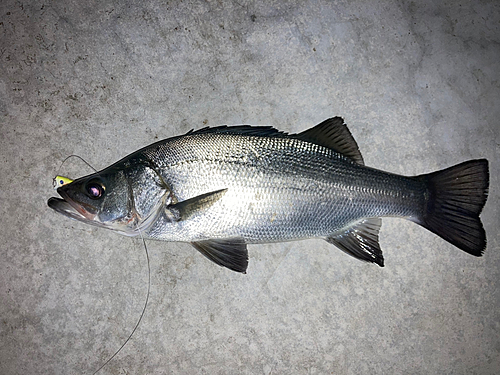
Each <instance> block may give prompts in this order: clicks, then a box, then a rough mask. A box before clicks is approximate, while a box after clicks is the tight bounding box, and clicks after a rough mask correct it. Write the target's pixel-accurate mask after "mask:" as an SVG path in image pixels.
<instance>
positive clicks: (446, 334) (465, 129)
mask: <svg viewBox="0 0 500 375" xmlns="http://www.w3.org/2000/svg"><path fill="white" fill-rule="evenodd" d="M430 3H431V2H401V1H378V0H376V1H372V0H365V1H335V2H333V1H326V0H317V1H314V0H308V1H265V2H264V1H263V2H252V1H245V0H241V1H238V2H236V1H235V2H232V1H226V0H221V1H171V2H160V1H149V0H148V1H130V0H129V1H121V2H112V1H109V0H103V1H74V0H73V1H64V2H63V1H51V2H43V1H22V0H21V1H13V0H4V1H2V2H1V4H0V56H1V65H0V129H1V133H0V134H1V137H0V153H1V162H0V171H1V176H2V178H1V179H0V197H1V204H0V209H1V217H2V219H1V223H2V225H1V227H0V243H1V245H0V249H1V261H0V317H1V322H0V373H1V374H91V373H93V372H94V371H95V370H96V369H97V368H99V366H100V365H101V364H102V363H103V362H104V361H106V359H108V358H109V357H110V356H111V355H112V354H113V353H114V351H116V350H117V349H118V348H119V347H120V345H121V344H122V343H123V341H124V340H125V339H126V337H127V336H128V335H129V333H130V331H131V330H132V328H133V326H134V324H135V323H136V321H137V319H138V317H139V315H140V313H141V310H142V307H143V303H144V300H145V295H146V291H147V280H148V276H147V265H146V258H145V253H144V249H143V246H142V244H141V243H140V241H137V240H133V239H129V238H126V237H122V236H120V235H118V234H115V233H113V232H111V231H106V230H103V229H96V228H92V227H89V226H85V225H84V224H81V223H77V222H73V221H70V220H69V219H67V218H65V217H63V216H61V215H57V214H56V213H54V212H52V211H51V210H50V209H49V208H48V207H47V204H46V202H47V199H48V198H49V197H50V196H53V195H54V192H53V190H52V178H53V177H54V176H55V174H56V173H58V172H59V173H61V174H64V175H68V176H69V177H77V176H80V175H83V174H87V173H89V172H90V169H89V168H88V167H86V166H85V165H84V164H83V163H82V162H80V161H78V160H76V159H70V160H69V161H68V162H67V163H65V164H64V166H63V168H62V169H60V170H59V167H60V165H61V162H62V161H63V159H64V158H65V157H67V156H68V155H71V154H77V155H80V156H82V157H84V158H85V159H86V160H87V161H88V162H89V163H91V164H92V165H93V166H95V167H96V168H102V167H105V166H107V165H109V164H110V163H112V162H114V161H116V160H118V159H119V158H121V157H123V156H125V155H126V154H128V153H130V152H132V151H135V150H136V149H138V148H140V147H142V146H145V145H147V144H149V143H151V142H153V141H156V140H158V139H162V138H166V137H170V136H174V135H179V134H182V133H184V132H186V131H187V130H189V129H192V128H200V127H203V126H206V125H209V126H210V125H212V126H214V125H218V124H241V123H245V124H267V125H273V126H275V127H277V128H279V129H282V130H285V131H290V132H298V131H302V130H304V129H306V128H308V127H310V126H312V125H314V124H316V123H319V122H320V121H322V120H324V119H326V118H328V117H331V116H334V115H340V116H343V117H344V118H345V119H346V122H347V123H348V124H349V127H350V130H351V131H352V133H353V135H354V136H355V138H356V139H357V141H358V143H359V146H360V149H361V151H362V153H363V155H364V157H365V161H366V164H367V165H370V166H373V167H377V168H380V169H384V170H387V171H391V172H396V173H403V174H407V175H413V174H419V173H425V172H430V171H433V170H437V169H441V168H445V167H448V166H450V165H453V164H456V163H459V162H462V161H464V160H467V159H471V158H483V157H484V158H487V159H489V161H490V173H491V184H490V196H489V199H488V202H487V204H486V207H485V209H484V212H483V214H482V219H483V222H484V225H485V229H486V232H487V236H488V247H487V250H486V253H485V255H484V256H483V257H482V258H474V257H472V256H469V255H467V254H465V253H463V252H461V251H459V250H457V249H456V248H454V247H453V246H451V245H449V244H447V243H446V242H445V241H444V240H442V239H440V238H438V237H437V236H434V235H433V234H431V233H429V232H427V231H426V230H425V229H422V228H420V227H418V226H417V225H415V224H413V223H410V222H405V221H404V220H397V219H384V223H383V228H382V232H381V246H382V249H383V250H384V254H385V258H386V267H385V268H379V267H377V266H374V265H369V264H364V263H361V262H359V261H357V260H355V259H352V258H350V257H348V256H346V255H345V254H344V253H342V252H341V251H339V250H337V249H336V248H335V247H333V246H332V245H329V244H327V243H326V242H324V241H321V240H307V241H301V242H294V243H285V244H272V245H261V246H256V245H254V246H250V266H249V270H248V274H247V275H240V274H236V273H232V272H230V271H228V270H226V269H222V268H220V267H218V266H216V265H214V264H212V263H210V262H208V261H207V260H206V259H205V258H203V257H202V256H201V255H199V254H198V253H197V252H196V251H195V250H194V249H193V248H192V247H191V246H190V245H186V244H176V243H160V242H148V248H149V252H150V258H151V296H150V300H149V306H148V308H147V311H146V314H145V316H144V320H143V321H142V323H141V325H140V326H139V328H138V330H137V331H136V333H135V335H134V336H133V338H132V340H131V341H130V342H129V343H128V345H127V346H126V347H125V348H124V349H123V351H122V352H121V353H120V354H119V355H118V356H117V357H116V358H115V359H113V361H111V362H110V363H109V364H108V365H107V366H106V367H105V368H104V369H103V370H101V371H100V374H368V373H370V374H371V373H378V374H390V373H398V374H399V373H405V374H431V373H436V374H437V373H439V374H465V373H467V374H494V373H498V369H499V368H500V294H499V285H500V252H499V235H498V229H499V224H500V223H499V221H500V220H499V209H498V203H499V189H498V182H499V178H498V176H499V164H498V159H499V144H500V105H499V104H500V102H499V99H500V88H499V80H498V79H499V77H500V72H499V65H500V48H499V45H500V44H499V42H500V30H499V27H500V15H499V13H500V12H499V3H498V2H496V1H482V2H477V3H476V2H468V1H458V2H446V3H443V4H442V5H440V4H439V3H440V2H435V3H433V4H430ZM424 4H425V5H424Z"/></svg>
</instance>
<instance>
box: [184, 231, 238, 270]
mask: <svg viewBox="0 0 500 375" xmlns="http://www.w3.org/2000/svg"><path fill="white" fill-rule="evenodd" d="M191 244H192V245H193V246H194V247H195V249H196V250H198V251H199V252H200V253H202V254H203V255H204V256H206V257H207V258H208V259H210V260H211V261H212V262H214V263H217V264H218V265H219V266H222V267H226V268H229V269H230V270H233V271H236V272H242V273H246V270H247V267H248V251H247V245H246V243H245V241H244V240H243V239H242V238H231V239H224V240H219V239H216V240H205V241H197V242H191Z"/></svg>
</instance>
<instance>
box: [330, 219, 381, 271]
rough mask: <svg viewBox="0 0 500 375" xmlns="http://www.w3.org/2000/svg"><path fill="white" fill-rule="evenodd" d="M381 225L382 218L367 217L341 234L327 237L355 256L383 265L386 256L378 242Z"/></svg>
mask: <svg viewBox="0 0 500 375" xmlns="http://www.w3.org/2000/svg"><path fill="white" fill-rule="evenodd" d="M381 225H382V220H381V219H380V218H378V217H377V218H371V219H365V220H363V221H361V222H360V223H358V224H356V225H354V226H353V227H351V228H349V229H348V230H347V231H345V232H343V233H341V234H337V235H333V236H330V237H327V238H326V240H327V241H328V242H330V243H332V244H334V245H335V246H337V247H338V248H339V249H340V250H342V251H344V252H346V253H347V254H349V255H352V256H353V257H355V258H358V259H361V260H364V261H366V262H373V263H377V264H378V265H379V266H380V267H383V266H384V256H383V255H382V250H380V245H379V243H378V232H379V230H380V226H381Z"/></svg>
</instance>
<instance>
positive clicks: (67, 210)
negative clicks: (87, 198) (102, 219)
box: [47, 197, 88, 221]
mask: <svg viewBox="0 0 500 375" xmlns="http://www.w3.org/2000/svg"><path fill="white" fill-rule="evenodd" d="M47 204H48V205H49V207H50V208H52V209H53V210H54V211H56V212H59V213H60V214H63V215H64V216H67V217H69V218H71V219H75V220H79V221H86V220H88V219H87V218H86V217H85V216H84V215H82V214H81V213H80V212H78V211H77V210H76V208H75V207H73V206H72V205H71V204H69V203H68V202H66V201H65V200H64V199H61V198H55V197H51V198H49V200H48V201H47Z"/></svg>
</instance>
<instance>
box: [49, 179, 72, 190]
mask: <svg viewBox="0 0 500 375" xmlns="http://www.w3.org/2000/svg"><path fill="white" fill-rule="evenodd" d="M72 182H73V180H72V179H70V178H68V177H63V176H56V177H54V178H53V179H52V186H54V189H56V190H57V188H59V187H61V186H63V185H67V184H70V183H72Z"/></svg>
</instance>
